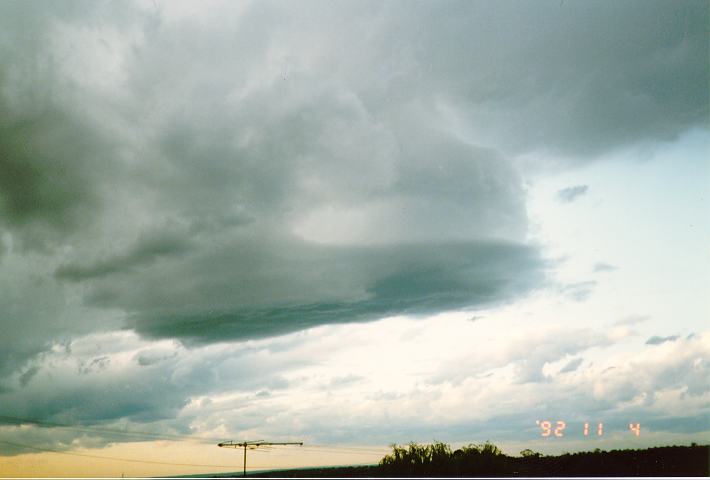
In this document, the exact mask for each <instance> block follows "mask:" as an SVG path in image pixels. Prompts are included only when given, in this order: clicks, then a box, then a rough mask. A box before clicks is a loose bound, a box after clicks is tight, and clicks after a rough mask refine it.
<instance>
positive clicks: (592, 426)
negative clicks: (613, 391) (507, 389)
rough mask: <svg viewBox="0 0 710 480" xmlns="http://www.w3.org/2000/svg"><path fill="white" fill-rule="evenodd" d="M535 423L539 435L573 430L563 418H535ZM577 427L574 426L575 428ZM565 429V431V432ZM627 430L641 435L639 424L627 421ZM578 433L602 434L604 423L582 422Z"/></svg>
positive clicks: (559, 433)
mask: <svg viewBox="0 0 710 480" xmlns="http://www.w3.org/2000/svg"><path fill="white" fill-rule="evenodd" d="M535 424H536V425H537V426H538V427H540V436H541V437H564V436H565V433H570V432H573V431H574V430H572V429H570V430H567V423H566V422H565V421H563V420H557V421H554V422H553V421H550V420H535ZM576 429H577V427H575V430H576ZM566 430H567V432H566ZM629 432H630V433H631V434H633V435H636V436H637V437H638V436H639V435H641V424H640V423H638V422H636V423H629ZM579 433H581V434H582V435H584V436H585V437H589V436H598V437H601V436H602V435H604V424H603V423H602V422H599V423H590V422H584V423H583V424H582V425H580V426H579Z"/></svg>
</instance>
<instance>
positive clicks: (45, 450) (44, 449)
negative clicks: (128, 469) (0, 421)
mask: <svg viewBox="0 0 710 480" xmlns="http://www.w3.org/2000/svg"><path fill="white" fill-rule="evenodd" d="M0 443H2V444H5V445H11V446H13V447H19V448H25V449H28V450H35V451H39V452H47V453H57V454H60V455H71V456H74V457H87V458H98V459H101V460H115V461H120V462H133V463H150V464H154V465H172V466H177V467H214V468H239V465H213V464H200V463H175V462H160V461H158V460H140V459H137V458H125V457H110V456H104V455H91V454H88V453H76V452H63V451H61V450H54V449H51V448H43V447H33V446H31V445H24V444H22V443H15V442H7V441H5V440H0Z"/></svg>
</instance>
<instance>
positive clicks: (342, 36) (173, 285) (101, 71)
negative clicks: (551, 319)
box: [0, 1, 708, 351]
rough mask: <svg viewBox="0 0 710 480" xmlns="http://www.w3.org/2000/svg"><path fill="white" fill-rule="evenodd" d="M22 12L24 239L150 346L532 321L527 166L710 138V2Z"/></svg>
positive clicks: (73, 7)
mask: <svg viewBox="0 0 710 480" xmlns="http://www.w3.org/2000/svg"><path fill="white" fill-rule="evenodd" d="M2 8H3V10H4V13H5V14H4V15H3V18H4V19H6V20H5V22H4V23H6V24H7V25H5V26H6V27H7V28H4V29H3V35H2V37H0V62H1V63H0V65H1V66H2V67H1V69H0V72H1V75H0V82H1V86H2V88H1V90H2V92H0V93H1V94H2V97H1V98H2V102H3V106H4V108H3V114H2V115H3V116H2V119H1V122H0V143H2V145H3V149H4V151H5V152H8V153H7V154H6V155H4V156H3V159H2V162H3V168H4V169H5V170H6V171H7V172H10V174H9V175H5V176H3V180H0V182H3V181H4V182H5V183H2V184H0V200H1V202H0V203H1V205H0V222H2V224H3V225H5V227H6V229H8V232H9V233H10V235H11V236H12V238H13V241H14V245H13V248H15V249H17V247H18V245H20V243H21V242H22V241H25V243H27V242H26V240H27V239H32V241H33V242H34V243H36V244H49V245H53V246H54V248H56V249H57V250H55V251H56V252H60V253H56V254H47V255H48V258H46V259H45V263H46V264H47V265H48V266H51V268H53V271H54V273H55V278H56V280H60V281H64V283H65V286H64V287H62V288H63V290H61V292H63V293H60V290H57V294H58V295H59V296H61V295H68V296H71V297H72V298H77V297H81V296H82V293H81V292H86V295H85V296H84V297H83V298H84V301H85V304H86V306H91V307H92V308H95V309H96V310H99V311H104V312H105V313H104V315H105V316H107V317H108V316H111V317H112V318H115V315H116V312H119V314H123V315H124V316H125V317H126V318H128V320H127V323H126V325H127V326H130V327H132V328H136V329H138V330H139V331H141V332H143V333H144V334H146V335H154V336H171V335H173V336H176V337H179V338H196V337H197V336H199V335H200V333H199V332H205V333H202V334H201V335H203V337H204V338H203V340H205V341H207V340H212V339H216V338H217V336H216V335H213V334H212V333H211V332H214V331H219V332H221V333H222V334H227V332H229V333H228V336H230V337H233V338H236V337H239V338H245V336H248V335H256V336H260V335H271V334H276V333H279V332H284V331H291V330H293V329H296V328H304V327H306V326H312V325H317V324H319V323H324V322H331V321H351V320H361V319H368V318H375V317H377V316H381V315H390V314H395V313H412V314H417V313H431V312H435V311H439V310H441V309H447V308H458V307H462V306H466V305H474V304H480V303H481V302H492V301H504V300H506V299H510V298H514V297H515V296H517V295H520V294H523V293H524V292H526V291H528V290H529V289H530V288H532V286H533V285H534V284H535V281H537V280H539V279H541V271H542V270H541V266H542V264H541V262H540V261H539V260H535V259H536V258H538V255H537V253H536V252H535V250H536V247H534V246H530V245H526V244H525V239H526V233H527V218H526V207H525V192H524V188H523V182H522V178H521V177H520V174H519V172H518V170H517V167H516V163H515V162H514V160H513V159H512V158H511V157H512V156H515V155H521V154H526V153H532V152H537V151H540V150H546V151H551V152H553V153H557V154H560V155H561V156H563V157H564V158H567V159H568V160H569V161H570V162H575V161H577V160H580V159H584V160H585V161H586V160H589V159H590V158H593V157H595V156H598V155H601V154H603V153H605V152H608V151H611V150H613V149H615V148H618V147H622V146H628V145H634V144H638V143H644V142H653V141H665V140H669V139H673V138H675V137H676V136H677V135H679V134H680V133H682V132H684V131H687V130H688V129H691V128H695V127H704V126H706V123H707V122H706V119H707V113H708V112H707V103H708V102H707V101H706V100H707V89H706V82H705V79H706V76H707V75H706V74H707V66H708V59H707V55H706V53H707V42H706V41H705V37H706V35H705V34H706V33H707V22H705V21H704V19H705V20H706V19H707V18H706V17H707V10H708V8H707V5H706V4H705V3H703V2H691V1H688V2H683V3H682V4H681V5H680V6H678V7H677V8H676V6H671V5H669V4H668V3H665V2H651V3H647V2H644V3H635V2H623V3H621V4H619V3H616V2H601V3H595V4H593V5H590V4H587V3H585V2H567V3H565V5H563V6H562V7H560V5H559V4H558V2H556V1H550V2H539V3H538V2H536V3H535V4H525V5H519V4H517V3H513V2H510V3H508V2H501V3H496V4H495V5H493V4H489V3H486V2H445V3H442V4H433V3H432V4H416V6H414V7H412V6H411V5H409V4H406V5H405V4H403V3H397V2H392V3H388V4H386V5H382V4H376V3H338V4H332V5H330V4H329V5H327V6H323V5H319V8H318V9H314V10H312V9H308V8H305V9H301V8H298V9H296V8H294V7H292V6H290V5H288V4H286V3H278V2H276V3H270V2H265V3H263V4H261V5H259V6H254V5H243V6H239V7H237V6H229V5H227V6H224V7H222V8H224V9H225V10H224V11H222V12H219V11H218V10H216V9H206V10H204V11H202V12H201V14H200V15H202V16H203V18H202V20H201V21H193V20H194V19H190V17H189V16H185V15H184V13H181V12H180V10H181V8H182V7H180V6H174V5H170V4H163V3H161V2H156V3H155V4H154V5H149V6H147V7H146V6H141V5H137V4H124V5H103V4H90V3H89V4H83V3H71V2H70V3H67V4H62V5H61V6H57V7H56V8H55V7H51V8H50V7H48V8H39V7H38V6H36V5H33V4H7V5H5V6H3V7H2ZM659 25H660V26H663V28H662V33H658V28H657V27H659ZM314 27H315V28H314ZM513 32H514V33H513ZM30 40H31V41H30ZM18 46H21V48H18ZM472 46H475V47H472ZM36 65H43V67H42V68H35V67H34V66H36ZM284 72H287V74H284ZM671 72H672V73H671ZM166 79H170V81H166ZM581 188H584V186H579V187H573V189H572V190H570V192H569V194H568V195H567V197H566V198H573V197H574V196H575V195H578V194H580V193H581V190H580V189H581ZM575 189H576V190H575ZM563 196H565V195H563ZM168 225H173V226H170V227H169V226H168ZM175 225H177V227H175ZM175 232H178V233H177V234H176V233H175ZM146 235H152V236H153V239H152V240H151V239H149V238H147V237H146ZM23 239H24V240H23ZM457 242H458V243H459V244H461V245H465V244H468V245H469V246H468V247H466V248H465V249H464V250H465V253H462V252H463V250H462V249H461V247H453V246H451V245H453V244H455V243H457ZM496 242H498V247H495V246H494V244H496ZM407 245H418V246H417V247H416V248H415V247H408V246H407ZM477 245H493V246H492V247H480V248H479V247H477ZM400 246H401V247H402V253H401V254H399V255H397V254H396V253H393V252H397V251H398V250H399V247H400ZM336 247H337V248H336ZM496 248H497V249H496ZM491 249H492V250H491ZM490 251H492V252H493V253H489V252H490ZM6 256H7V254H6ZM479 257H480V258H479ZM512 260H516V261H515V262H514V261H512ZM458 261H461V262H462V263H461V265H458V267H457V268H458V270H457V268H454V263H455V262H458ZM512 265H515V266H514V267H512ZM18 268H19V267H18ZM27 268H32V267H29V265H27ZM511 268H512V270H507V269H511ZM464 271H465V274H464V273H463V272H464ZM513 271H515V275H513V273H512V272H513ZM517 277H519V280H515V278H517ZM533 279H535V281H533ZM47 281H48V282H51V280H47ZM70 284H75V285H74V286H73V287H72V286H71V285H70ZM303 287H307V288H303ZM575 292H576V293H575ZM570 294H571V295H572V296H574V297H575V298H578V299H580V300H581V299H583V298H585V297H586V296H587V295H588V294H589V288H587V287H584V286H583V285H580V286H579V288H577V289H576V290H575V291H574V292H573V291H571V290H570ZM75 306H76V308H81V307H80V306H79V305H75ZM28 308H30V307H28ZM109 312H110V313H109ZM171 322H172V324H174V325H173V326H174V328H172V329H171ZM40 323H41V322H40V321H39V320H38V323H36V324H33V325H39V324H40ZM201 324H202V325H207V324H209V325H211V326H212V328H211V329H205V328H200V327H198V325H201ZM106 325H107V324H106V323H105V321H101V322H96V326H97V328H105V327H106ZM84 326H85V325H84V324H82V327H81V328H79V327H77V328H74V329H71V328H69V329H67V330H65V332H66V333H67V334H70V332H74V333H78V332H80V331H84V330H83V328H84ZM65 327H68V325H65ZM15 329H17V327H13V330H15ZM18 331H19V330H18ZM36 331H37V333H38V334H40V331H39V330H36ZM239 332H241V333H239ZM247 332H251V333H247ZM45 340H46V339H45ZM33 348H34V349H35V350H36V348H38V347H37V346H35V347H33ZM28 351H29V350H28Z"/></svg>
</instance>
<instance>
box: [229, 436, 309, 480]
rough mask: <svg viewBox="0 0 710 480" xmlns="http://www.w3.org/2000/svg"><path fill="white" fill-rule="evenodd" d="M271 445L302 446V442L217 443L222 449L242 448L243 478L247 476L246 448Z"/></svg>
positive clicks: (254, 441)
mask: <svg viewBox="0 0 710 480" xmlns="http://www.w3.org/2000/svg"><path fill="white" fill-rule="evenodd" d="M271 445H303V442H265V441H263V440H253V441H244V442H241V443H235V442H233V441H231V440H230V441H229V442H222V443H218V444H217V446H218V447H222V448H244V471H243V473H242V475H243V476H245V477H246V475H247V447H249V448H259V447H261V446H271Z"/></svg>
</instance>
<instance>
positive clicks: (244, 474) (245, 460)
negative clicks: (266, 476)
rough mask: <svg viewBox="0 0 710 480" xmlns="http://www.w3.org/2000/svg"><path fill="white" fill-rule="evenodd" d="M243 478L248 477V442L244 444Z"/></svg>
mask: <svg viewBox="0 0 710 480" xmlns="http://www.w3.org/2000/svg"><path fill="white" fill-rule="evenodd" d="M242 476H243V477H246V476H247V442H244V473H243V474H242Z"/></svg>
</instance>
